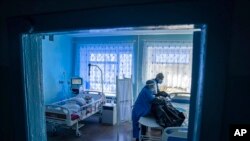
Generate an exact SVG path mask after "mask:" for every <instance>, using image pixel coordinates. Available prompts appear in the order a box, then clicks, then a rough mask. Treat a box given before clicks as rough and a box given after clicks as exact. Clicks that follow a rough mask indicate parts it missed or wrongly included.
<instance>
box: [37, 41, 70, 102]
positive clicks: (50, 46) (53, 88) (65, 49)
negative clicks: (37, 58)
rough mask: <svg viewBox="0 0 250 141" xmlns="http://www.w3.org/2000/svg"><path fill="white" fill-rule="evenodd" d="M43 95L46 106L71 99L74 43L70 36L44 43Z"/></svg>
mask: <svg viewBox="0 0 250 141" xmlns="http://www.w3.org/2000/svg"><path fill="white" fill-rule="evenodd" d="M42 58H43V60H42V63H43V93H44V102H45V104H50V103H52V102H55V101H59V100H62V99H65V98H69V97H71V93H70V85H69V84H68V81H69V80H70V78H71V76H72V42H71V37H68V36H54V38H53V40H52V41H50V40H49V37H47V36H45V39H43V41H42Z"/></svg>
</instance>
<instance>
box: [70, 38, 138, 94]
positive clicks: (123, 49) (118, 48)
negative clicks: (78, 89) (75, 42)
mask: <svg viewBox="0 0 250 141" xmlns="http://www.w3.org/2000/svg"><path fill="white" fill-rule="evenodd" d="M133 46H134V43H133V42H132V41H131V42H118V41H117V42H105V43H84V44H80V45H79V46H78V47H77V50H76V52H77V60H76V62H78V63H77V64H76V66H75V68H76V69H75V70H76V72H75V74H77V75H80V76H81V77H82V78H83V79H84V83H85V88H86V89H90V90H97V91H101V73H100V71H99V70H98V69H97V68H96V67H91V69H90V76H89V75H88V64H89V63H90V64H94V65H97V66H99V67H100V68H101V69H102V71H103V80H104V82H103V85H104V87H103V88H104V92H105V93H108V94H115V93H116V82H115V81H116V76H119V78H123V77H126V78H130V77H131V75H132V52H133Z"/></svg>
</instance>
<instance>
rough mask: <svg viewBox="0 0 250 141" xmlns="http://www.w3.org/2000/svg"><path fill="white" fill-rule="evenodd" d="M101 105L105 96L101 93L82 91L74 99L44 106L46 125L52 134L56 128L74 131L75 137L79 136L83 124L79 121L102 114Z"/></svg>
mask: <svg viewBox="0 0 250 141" xmlns="http://www.w3.org/2000/svg"><path fill="white" fill-rule="evenodd" d="M103 104H105V95H104V94H103V93H102V92H97V91H84V92H82V93H80V94H78V95H76V96H75V97H72V98H69V99H66V100H62V101H59V102H55V103H52V104H49V105H46V106H45V115H46V123H47V124H49V125H51V127H52V132H56V127H58V126H61V127H69V128H72V129H73V130H75V131H76V135H77V136H81V133H80V132H79V129H80V128H81V127H82V126H83V124H79V121H82V120H84V119H86V118H88V117H90V116H92V115H94V114H96V113H98V112H99V113H102V106H103ZM100 115H101V114H100ZM100 118H101V116H100Z"/></svg>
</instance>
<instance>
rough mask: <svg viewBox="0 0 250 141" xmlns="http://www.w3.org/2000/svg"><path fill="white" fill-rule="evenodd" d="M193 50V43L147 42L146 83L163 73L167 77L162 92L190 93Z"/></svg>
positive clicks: (145, 54) (144, 75)
mask: <svg viewBox="0 0 250 141" xmlns="http://www.w3.org/2000/svg"><path fill="white" fill-rule="evenodd" d="M192 48H193V47H192V42H191V41H171V40H166V41H145V42H144V52H143V61H144V62H143V64H144V65H145V69H143V71H144V72H143V78H145V80H144V81H146V80H148V79H152V78H155V76H156V74H157V73H160V72H162V73H163V74H164V76H165V78H164V81H163V84H162V85H161V89H162V90H164V91H167V92H171V91H184V92H190V89H191V68H192Z"/></svg>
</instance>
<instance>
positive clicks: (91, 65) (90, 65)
mask: <svg viewBox="0 0 250 141" xmlns="http://www.w3.org/2000/svg"><path fill="white" fill-rule="evenodd" d="M88 66H89V76H90V67H97V68H98V69H99V70H100V72H101V84H102V94H104V93H103V72H102V69H101V68H100V67H99V66H97V65H93V64H89V65H88Z"/></svg>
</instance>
